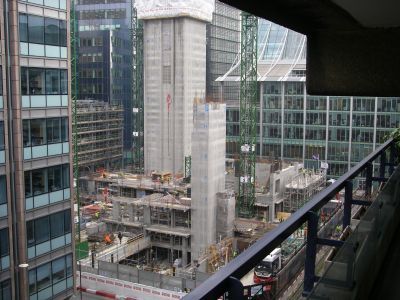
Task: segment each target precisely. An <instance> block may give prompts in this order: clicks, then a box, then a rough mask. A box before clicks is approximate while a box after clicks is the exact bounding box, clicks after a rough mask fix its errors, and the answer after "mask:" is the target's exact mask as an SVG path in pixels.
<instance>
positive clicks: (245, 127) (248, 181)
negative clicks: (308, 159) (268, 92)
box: [236, 12, 258, 218]
mask: <svg viewBox="0 0 400 300" xmlns="http://www.w3.org/2000/svg"><path fill="white" fill-rule="evenodd" d="M257 30H258V18H257V17H256V16H253V15H250V14H249V13H247V12H242V28H241V46H240V108H239V115H240V125H239V131H240V132H239V145H240V149H239V159H240V160H239V176H240V178H239V195H238V201H237V209H236V212H237V215H238V216H239V217H244V218H252V217H253V216H254V202H255V169H256V138H257V136H256V134H257V131H256V112H257Z"/></svg>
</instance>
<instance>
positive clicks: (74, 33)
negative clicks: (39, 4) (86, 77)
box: [70, 0, 81, 242]
mask: <svg viewBox="0 0 400 300" xmlns="http://www.w3.org/2000/svg"><path fill="white" fill-rule="evenodd" d="M70 7H71V8H70V39H71V100H72V125H73V132H72V143H73V148H72V149H73V152H74V153H73V155H74V164H73V170H74V172H73V173H74V178H75V180H76V186H77V187H79V182H78V180H79V159H78V130H77V126H76V115H77V98H78V71H77V63H78V28H77V25H78V24H77V19H76V12H75V0H71V6H70ZM74 193H75V201H76V203H77V206H78V224H77V225H78V230H77V232H78V241H79V242H80V241H81V231H80V198H79V188H76V189H74Z"/></svg>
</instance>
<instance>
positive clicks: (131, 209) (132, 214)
mask: <svg viewBox="0 0 400 300" xmlns="http://www.w3.org/2000/svg"><path fill="white" fill-rule="evenodd" d="M126 206H127V208H128V215H129V222H134V221H135V210H134V207H133V204H126Z"/></svg>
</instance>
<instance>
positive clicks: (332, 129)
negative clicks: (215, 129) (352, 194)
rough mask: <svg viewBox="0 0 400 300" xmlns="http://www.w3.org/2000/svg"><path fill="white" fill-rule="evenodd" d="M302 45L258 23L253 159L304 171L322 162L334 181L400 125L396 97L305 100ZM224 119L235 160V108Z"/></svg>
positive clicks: (279, 29)
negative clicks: (287, 164)
mask: <svg viewBox="0 0 400 300" xmlns="http://www.w3.org/2000/svg"><path fill="white" fill-rule="evenodd" d="M305 43H306V39H305V37H304V36H302V35H301V34H299V33H296V32H293V31H291V30H288V29H286V28H284V27H281V26H279V25H276V24H273V23H271V22H268V21H265V20H260V21H259V36H258V44H259V46H258V56H259V63H258V73H259V75H260V77H259V81H260V82H259V92H260V94H259V95H260V100H259V106H258V122H257V127H258V131H257V132H258V143H257V147H256V148H257V154H258V155H259V156H260V157H265V158H270V159H282V160H284V161H299V162H303V163H304V164H305V166H306V167H308V168H317V167H318V164H319V163H320V162H321V161H324V162H325V161H326V162H328V164H329V168H328V175H329V176H331V177H338V176H340V175H342V174H343V173H344V172H346V171H347V170H348V169H349V168H350V167H351V166H353V165H355V164H356V163H357V162H359V161H360V160H362V159H363V158H364V157H365V156H366V155H368V154H369V153H370V152H371V151H373V150H374V149H375V148H376V147H377V146H378V145H379V144H380V143H382V142H383V137H384V136H385V135H386V134H387V133H389V132H391V131H392V130H393V128H396V127H398V126H399V124H400V98H379V97H351V96H343V97H338V96H335V97H334V96H311V95H308V94H307V91H306V84H305V82H306V77H305V75H306V65H305V63H306V62H305V57H306V55H305V54H306V51H305V50H306V49H305V45H306V44H305ZM237 100H239V99H237ZM226 116H227V125H226V126H227V148H226V149H227V156H228V157H235V155H236V154H238V149H239V148H238V147H239V145H238V140H239V108H238V106H228V107H227V114H226Z"/></svg>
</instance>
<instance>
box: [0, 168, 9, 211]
mask: <svg viewBox="0 0 400 300" xmlns="http://www.w3.org/2000/svg"><path fill="white" fill-rule="evenodd" d="M6 183H7V181H6V176H4V175H0V205H2V204H6V203H7V189H6V187H7V186H6Z"/></svg>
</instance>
